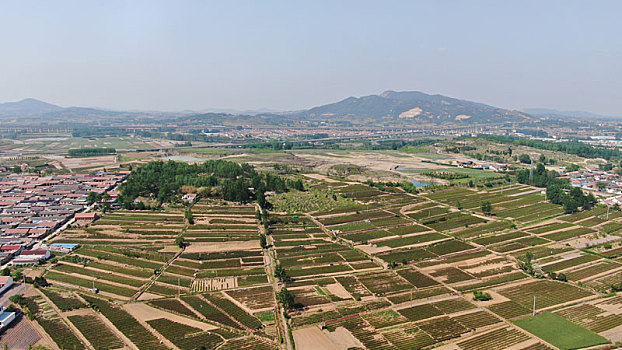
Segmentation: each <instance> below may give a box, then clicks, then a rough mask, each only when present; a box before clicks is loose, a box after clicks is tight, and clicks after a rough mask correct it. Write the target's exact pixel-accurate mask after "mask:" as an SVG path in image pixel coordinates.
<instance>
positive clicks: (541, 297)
mask: <svg viewBox="0 0 622 350" xmlns="http://www.w3.org/2000/svg"><path fill="white" fill-rule="evenodd" d="M496 291H497V293H499V294H500V295H502V296H504V297H506V298H508V299H510V300H511V301H512V302H513V303H516V304H518V305H519V306H521V307H522V308H524V309H526V310H531V309H532V308H533V300H534V297H535V298H536V308H537V309H543V308H548V307H551V306H556V305H560V304H564V303H567V302H571V301H576V300H580V299H583V298H587V297H592V296H594V293H591V292H589V291H587V290H585V289H581V288H579V287H575V286H574V285H572V284H568V283H563V282H556V281H550V280H532V281H528V282H526V283H521V284H518V285H515V286H511V287H505V288H504V287H499V288H497V289H496Z"/></svg>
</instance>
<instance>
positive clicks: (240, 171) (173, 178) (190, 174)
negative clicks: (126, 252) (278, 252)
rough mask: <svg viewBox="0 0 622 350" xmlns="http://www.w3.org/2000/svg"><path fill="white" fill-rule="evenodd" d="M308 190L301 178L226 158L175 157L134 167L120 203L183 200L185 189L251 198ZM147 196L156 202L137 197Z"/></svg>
mask: <svg viewBox="0 0 622 350" xmlns="http://www.w3.org/2000/svg"><path fill="white" fill-rule="evenodd" d="M289 189H297V190H304V186H303V183H302V181H301V180H291V179H287V178H283V177H281V176H278V175H275V174H270V173H260V172H257V171H256V170H255V169H254V168H253V166H251V165H249V164H246V163H243V164H238V163H234V162H230V161H226V160H208V161H206V162H204V163H202V164H187V163H184V162H174V161H168V162H163V161H155V162H149V163H147V164H145V165H143V166H141V167H139V168H138V169H135V170H134V171H132V174H131V175H130V176H129V178H128V179H127V181H126V182H124V183H123V184H122V185H121V187H120V191H121V194H120V196H119V203H120V204H121V205H122V206H123V207H124V208H127V209H144V208H146V207H154V206H155V207H159V206H161V205H162V204H163V203H167V202H176V201H179V200H180V197H181V195H182V194H183V193H198V194H199V195H201V196H203V197H217V198H223V199H225V200H230V201H237V202H247V201H250V200H253V199H256V198H258V196H259V197H261V198H262V199H261V200H263V194H264V192H266V191H276V192H284V191H287V190H289ZM137 198H146V199H149V200H150V201H152V202H154V203H152V204H145V203H144V202H143V201H136V199H137Z"/></svg>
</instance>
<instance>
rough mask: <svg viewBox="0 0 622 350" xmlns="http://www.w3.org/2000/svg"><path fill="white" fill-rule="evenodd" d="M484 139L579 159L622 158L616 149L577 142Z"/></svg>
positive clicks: (510, 138) (504, 137)
mask: <svg viewBox="0 0 622 350" xmlns="http://www.w3.org/2000/svg"><path fill="white" fill-rule="evenodd" d="M484 138H485V139H488V140H490V141H494V142H498V143H510V144H514V145H520V146H528V147H533V148H537V149H544V150H548V151H558V152H564V153H568V154H575V155H577V156H579V157H584V158H604V159H607V160H609V159H611V158H620V157H622V152H620V151H619V150H618V149H615V148H606V147H595V146H590V145H587V144H585V143H582V142H579V141H566V142H549V141H540V140H529V139H519V138H516V137H509V136H490V135H487V136H485V137H484Z"/></svg>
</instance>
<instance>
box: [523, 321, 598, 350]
mask: <svg viewBox="0 0 622 350" xmlns="http://www.w3.org/2000/svg"><path fill="white" fill-rule="evenodd" d="M514 324H516V325H517V326H519V327H521V328H522V329H524V330H526V331H528V332H530V333H533V334H534V335H536V336H538V337H540V338H542V339H544V340H546V341H547V342H549V343H551V344H553V345H555V346H557V347H559V348H560V349H578V348H586V347H591V346H595V345H600V344H608V343H609V341H608V340H607V339H605V338H603V337H601V336H600V335H598V334H596V333H594V332H591V331H589V330H587V329H585V328H583V327H581V326H579V325H576V324H574V323H572V322H570V321H568V320H566V319H565V318H563V317H561V316H558V315H555V314H553V313H550V312H544V313H541V314H538V315H536V316H530V317H526V318H523V319H520V320H518V321H515V322H514ZM562 329H563V330H564V331H563V332H560V330H562Z"/></svg>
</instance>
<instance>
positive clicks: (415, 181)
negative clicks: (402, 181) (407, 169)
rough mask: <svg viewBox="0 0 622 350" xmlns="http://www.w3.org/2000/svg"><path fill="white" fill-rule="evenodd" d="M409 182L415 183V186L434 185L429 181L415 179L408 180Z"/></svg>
mask: <svg viewBox="0 0 622 350" xmlns="http://www.w3.org/2000/svg"><path fill="white" fill-rule="evenodd" d="M410 182H411V183H412V184H413V185H415V187H426V186H430V185H434V184H433V183H431V182H423V181H417V180H410Z"/></svg>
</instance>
